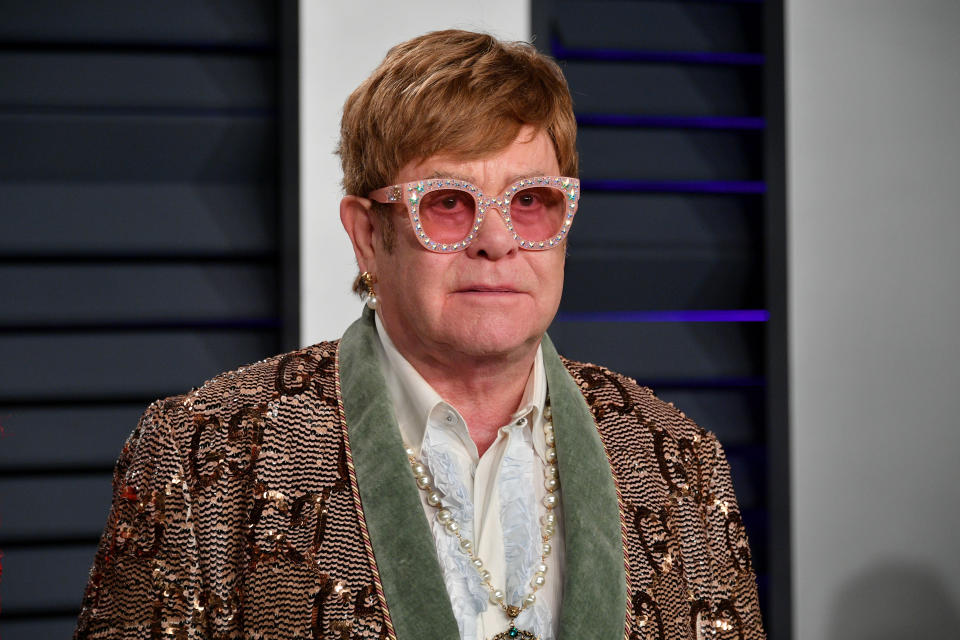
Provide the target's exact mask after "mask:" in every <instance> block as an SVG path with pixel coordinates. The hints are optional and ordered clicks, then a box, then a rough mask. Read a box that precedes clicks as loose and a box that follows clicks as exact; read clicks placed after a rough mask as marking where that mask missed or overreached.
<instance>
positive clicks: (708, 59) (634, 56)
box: [550, 38, 766, 66]
mask: <svg viewBox="0 0 960 640" xmlns="http://www.w3.org/2000/svg"><path fill="white" fill-rule="evenodd" d="M550 48H551V53H552V54H553V57H554V58H557V59H560V60H583V61H591V60H600V61H605V62H677V63H683V64H719V65H736V66H761V65H763V63H764V62H765V60H766V58H765V56H764V55H763V54H762V53H738V52H726V51H638V50H634V49H568V48H567V47H565V46H564V45H563V44H562V43H561V42H560V41H559V40H557V39H556V38H554V39H553V41H552V42H551V47H550Z"/></svg>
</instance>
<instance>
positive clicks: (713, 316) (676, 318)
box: [556, 309, 770, 322]
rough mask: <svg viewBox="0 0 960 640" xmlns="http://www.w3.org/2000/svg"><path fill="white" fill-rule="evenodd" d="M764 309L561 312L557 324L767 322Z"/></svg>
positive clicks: (767, 315)
mask: <svg viewBox="0 0 960 640" xmlns="http://www.w3.org/2000/svg"><path fill="white" fill-rule="evenodd" d="M769 319H770V312H769V311H767V310H766V309H714V310H686V309H684V310H679V311H561V312H560V313H558V314H557V317H556V320H557V321H558V322H767V321H768V320H769Z"/></svg>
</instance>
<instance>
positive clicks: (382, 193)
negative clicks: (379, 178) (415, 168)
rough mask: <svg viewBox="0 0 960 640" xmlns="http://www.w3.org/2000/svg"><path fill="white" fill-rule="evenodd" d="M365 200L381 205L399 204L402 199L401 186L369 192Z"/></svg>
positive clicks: (396, 185)
mask: <svg viewBox="0 0 960 640" xmlns="http://www.w3.org/2000/svg"><path fill="white" fill-rule="evenodd" d="M367 198H369V199H370V200H373V201H375V202H380V203H383V204H389V203H391V202H400V201H401V199H402V198H403V185H400V184H395V185H392V186H389V187H382V188H380V189H377V190H376V191H371V192H370V193H369V194H367Z"/></svg>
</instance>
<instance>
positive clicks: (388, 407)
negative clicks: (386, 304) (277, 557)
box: [340, 311, 460, 640]
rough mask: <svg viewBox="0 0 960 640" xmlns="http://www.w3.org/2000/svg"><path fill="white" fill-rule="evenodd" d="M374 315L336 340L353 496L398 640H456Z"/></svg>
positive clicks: (457, 629)
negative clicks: (354, 480) (356, 496)
mask: <svg viewBox="0 0 960 640" xmlns="http://www.w3.org/2000/svg"><path fill="white" fill-rule="evenodd" d="M376 340H377V335H376V328H375V327H374V323H373V314H372V313H370V312H366V311H365V313H364V315H363V317H362V318H360V319H359V320H357V321H356V322H354V323H353V324H352V325H351V326H350V328H349V329H347V332H346V333H345V334H344V335H343V338H342V339H341V341H340V390H341V394H342V397H343V409H344V412H345V414H346V419H347V431H348V433H349V435H350V449H351V452H352V454H353V464H354V468H355V469H356V474H357V484H358V485H359V487H360V499H361V501H362V504H363V513H364V516H365V518H366V521H367V530H368V531H369V533H370V540H371V542H372V544H373V553H374V556H375V558H376V561H377V569H378V570H379V572H380V581H381V583H382V584H383V592H384V595H385V597H386V599H387V608H388V609H389V610H390V617H391V619H392V621H393V627H394V630H395V631H396V634H397V638H398V640H416V639H419V638H445V639H446V638H451V639H453V638H459V637H460V630H459V627H458V626H457V621H456V618H454V616H453V609H452V608H451V606H450V597H449V596H448V595H447V589H446V587H445V586H444V582H443V574H442V572H441V569H440V563H439V561H438V560H437V551H436V547H435V546H434V542H433V534H431V533H430V527H429V525H428V523H427V520H426V518H425V517H424V514H423V507H422V506H421V505H420V497H419V495H418V489H417V485H416V483H415V482H414V481H413V474H411V473H410V465H409V463H408V462H407V458H406V456H405V455H404V453H403V443H402V442H401V440H400V430H399V428H398V427H397V419H396V416H395V415H394V412H393V408H392V403H391V402H390V398H389V396H388V392H387V387H386V383H385V382H384V381H383V376H382V375H381V374H380V367H379V364H378V360H377V353H376Z"/></svg>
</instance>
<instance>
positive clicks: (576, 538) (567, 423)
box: [543, 336, 627, 640]
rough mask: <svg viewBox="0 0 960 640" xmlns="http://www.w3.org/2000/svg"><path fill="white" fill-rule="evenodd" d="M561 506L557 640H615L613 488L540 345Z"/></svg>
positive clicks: (622, 606) (619, 545)
mask: <svg viewBox="0 0 960 640" xmlns="http://www.w3.org/2000/svg"><path fill="white" fill-rule="evenodd" d="M543 364H544V368H545V369H546V373H547V387H548V389H549V390H550V407H551V410H552V411H553V425H554V432H555V436H556V439H557V443H556V448H557V467H558V468H559V470H560V491H561V496H562V504H563V529H564V555H565V562H564V580H563V604H562V605H561V608H560V634H559V638H560V640H567V639H573V638H576V639H579V638H591V639H598V640H614V639H621V638H623V632H624V622H625V615H626V607H627V581H626V575H625V573H624V568H623V539H622V537H621V532H620V507H619V503H618V501H617V489H616V486H615V485H614V482H613V476H612V475H611V473H610V463H609V462H608V461H607V456H606V453H605V452H604V449H603V443H601V442H600V436H599V434H598V433H597V428H596V425H595V424H594V421H593V414H592V413H590V408H589V407H587V403H586V401H585V400H584V398H583V394H582V393H581V392H580V389H579V387H578V386H577V383H576V382H574V380H573V378H572V377H570V373H569V372H568V371H567V369H566V368H565V367H564V366H563V362H562V361H561V360H560V357H559V356H558V355H557V351H556V349H554V347H553V343H552V342H551V341H550V338H548V337H546V336H544V339H543Z"/></svg>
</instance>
